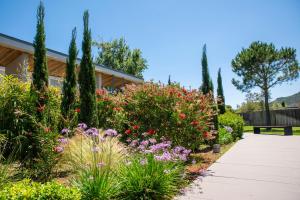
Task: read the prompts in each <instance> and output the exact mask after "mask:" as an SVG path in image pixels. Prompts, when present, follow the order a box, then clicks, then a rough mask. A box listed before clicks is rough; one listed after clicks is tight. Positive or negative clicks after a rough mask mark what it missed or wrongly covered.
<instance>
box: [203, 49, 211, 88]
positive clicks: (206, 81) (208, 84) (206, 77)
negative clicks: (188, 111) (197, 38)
mask: <svg viewBox="0 0 300 200" xmlns="http://www.w3.org/2000/svg"><path fill="white" fill-rule="evenodd" d="M201 64H202V85H201V91H202V93H203V94H207V93H209V92H210V91H212V90H213V85H212V81H211V78H210V76H209V71H208V64H207V56H206V44H205V45H204V46H203V51H202V60H201Z"/></svg>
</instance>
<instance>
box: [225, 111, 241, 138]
mask: <svg viewBox="0 0 300 200" xmlns="http://www.w3.org/2000/svg"><path fill="white" fill-rule="evenodd" d="M219 124H220V126H223V127H225V126H229V127H231V128H232V129H233V131H232V136H233V138H234V139H237V138H242V136H243V127H244V120H243V118H242V117H241V116H240V115H238V114H235V113H232V112H226V113H224V114H222V115H219Z"/></svg>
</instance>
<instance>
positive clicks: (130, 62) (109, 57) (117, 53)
mask: <svg viewBox="0 0 300 200" xmlns="http://www.w3.org/2000/svg"><path fill="white" fill-rule="evenodd" d="M93 45H94V46H96V47H97V48H98V56H97V57H96V63H97V64H102V65H105V66H108V67H111V68H113V69H116V70H121V71H123V72H126V73H128V74H132V75H134V76H136V77H139V78H143V72H144V71H145V70H146V69H147V61H146V59H145V58H143V57H142V51H141V50H140V49H133V50H131V49H130V47H129V46H128V44H127V43H126V41H125V39H124V38H120V39H115V40H113V41H111V42H96V41H94V42H93Z"/></svg>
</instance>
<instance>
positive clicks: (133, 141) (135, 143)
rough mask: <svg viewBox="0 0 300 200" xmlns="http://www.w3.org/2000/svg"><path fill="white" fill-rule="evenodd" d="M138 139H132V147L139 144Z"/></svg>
mask: <svg viewBox="0 0 300 200" xmlns="http://www.w3.org/2000/svg"><path fill="white" fill-rule="evenodd" d="M138 143H139V142H138V141H137V140H132V142H131V143H130V145H129V146H131V147H136V146H137V145H138Z"/></svg>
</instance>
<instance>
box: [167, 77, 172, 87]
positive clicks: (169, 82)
mask: <svg viewBox="0 0 300 200" xmlns="http://www.w3.org/2000/svg"><path fill="white" fill-rule="evenodd" d="M171 84H172V82H171V75H169V79H168V85H171Z"/></svg>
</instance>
